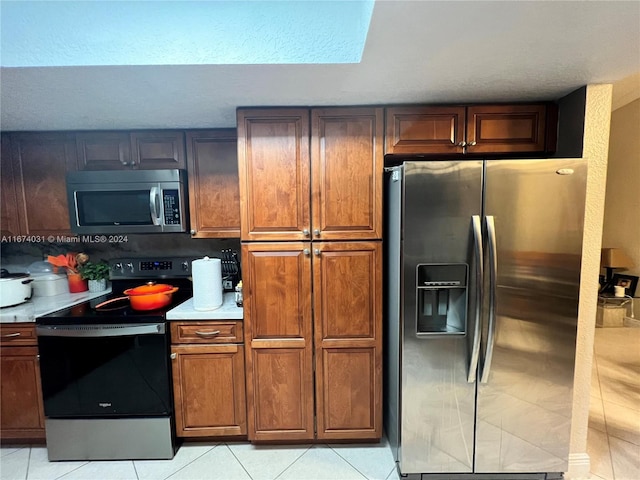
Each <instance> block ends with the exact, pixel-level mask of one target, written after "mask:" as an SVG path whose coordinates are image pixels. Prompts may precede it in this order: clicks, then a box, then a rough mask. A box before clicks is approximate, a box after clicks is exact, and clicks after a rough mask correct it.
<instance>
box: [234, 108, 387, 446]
mask: <svg viewBox="0 0 640 480" xmlns="http://www.w3.org/2000/svg"><path fill="white" fill-rule="evenodd" d="M238 166H239V174H240V200H241V240H242V258H243V282H244V296H245V299H244V325H245V336H246V344H247V345H246V357H245V360H246V368H247V397H248V398H247V409H248V419H247V426H248V436H249V439H250V440H254V441H269V440H309V439H314V438H318V439H341V440H346V439H354V440H355V439H377V438H380V437H381V435H382V352H381V347H382V336H381V335H382V318H381V315H382V243H381V236H382V169H383V111H382V109H381V108H322V109H320V108H318V109H306V108H295V109H284V108H283V109H239V110H238Z"/></svg>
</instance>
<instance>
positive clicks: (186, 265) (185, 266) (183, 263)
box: [182, 261, 189, 272]
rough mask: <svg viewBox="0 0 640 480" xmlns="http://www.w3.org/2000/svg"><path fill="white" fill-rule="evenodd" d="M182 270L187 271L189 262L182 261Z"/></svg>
mask: <svg viewBox="0 0 640 480" xmlns="http://www.w3.org/2000/svg"><path fill="white" fill-rule="evenodd" d="M182 270H184V271H185V272H188V271H189V262H187V261H184V262H182Z"/></svg>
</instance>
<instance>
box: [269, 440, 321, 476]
mask: <svg viewBox="0 0 640 480" xmlns="http://www.w3.org/2000/svg"><path fill="white" fill-rule="evenodd" d="M312 448H313V444H312V445H309V447H308V448H307V449H306V450H305V451H304V452H302V453H301V454H300V456H299V457H298V458H296V459H295V460H294V461H293V462H291V464H290V465H289V466H288V467H287V468H285V469H284V470H282V471H281V472H280V473H279V474H278V475H276V477H275V478H274V479H273V480H277V479H278V478H280V477H281V476H282V474H283V473H284V472H286V471H287V470H289V469H290V468H291V467H293V465H294V464H295V463H296V462H297V461H298V460H300V459H301V458H302V457H304V456H305V455H306V454H307V452H308V451H309V450H311V449H312Z"/></svg>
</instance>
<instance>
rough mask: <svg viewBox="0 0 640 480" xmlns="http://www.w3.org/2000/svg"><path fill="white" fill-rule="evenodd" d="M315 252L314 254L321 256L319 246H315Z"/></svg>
mask: <svg viewBox="0 0 640 480" xmlns="http://www.w3.org/2000/svg"><path fill="white" fill-rule="evenodd" d="M313 254H314V255H315V256H316V257H319V256H320V249H319V248H315V249H314V250H313Z"/></svg>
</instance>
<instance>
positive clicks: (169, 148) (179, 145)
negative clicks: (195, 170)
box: [131, 130, 186, 170]
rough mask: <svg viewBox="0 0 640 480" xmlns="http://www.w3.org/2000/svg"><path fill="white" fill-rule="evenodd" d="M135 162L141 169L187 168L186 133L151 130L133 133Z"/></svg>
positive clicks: (132, 142)
mask: <svg viewBox="0 0 640 480" xmlns="http://www.w3.org/2000/svg"><path fill="white" fill-rule="evenodd" d="M131 153H132V159H133V162H134V163H135V164H136V166H137V168H139V169H141V170H145V169H146V170H152V169H156V168H161V169H162V168H185V167H186V162H185V151H184V133H183V132H178V131H163V130H149V131H139V132H134V133H132V134H131Z"/></svg>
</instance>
